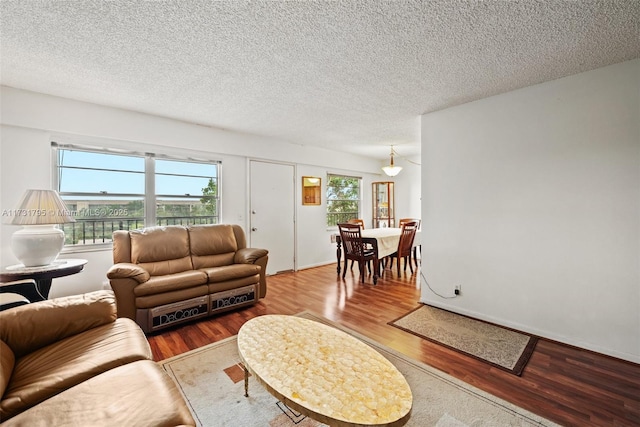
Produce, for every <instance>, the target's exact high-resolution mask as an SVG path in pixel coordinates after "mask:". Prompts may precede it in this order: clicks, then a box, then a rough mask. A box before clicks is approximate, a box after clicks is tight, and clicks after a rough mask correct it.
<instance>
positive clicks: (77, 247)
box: [51, 141, 222, 253]
mask: <svg viewBox="0 0 640 427" xmlns="http://www.w3.org/2000/svg"><path fill="white" fill-rule="evenodd" d="M51 149H52V153H53V155H52V163H53V168H52V172H53V173H52V175H53V176H52V182H53V188H54V189H55V190H56V191H58V192H59V194H60V196H61V197H62V198H63V200H64V198H65V197H74V196H75V197H78V196H84V197H87V198H89V199H90V198H93V197H99V196H104V193H103V192H101V191H99V190H98V192H63V191H60V185H61V182H60V171H61V170H63V166H62V165H61V164H60V161H59V159H60V157H59V152H60V150H70V151H82V152H88V153H95V154H105V155H118V156H124V157H140V158H142V159H143V161H144V169H143V171H142V172H141V173H142V174H144V194H139V193H108V195H109V196H112V197H131V198H135V197H140V198H141V200H142V202H143V209H144V213H143V215H142V217H141V220H142V226H143V227H149V226H156V225H158V221H159V220H158V217H157V203H158V200H165V201H166V200H167V199H171V198H176V199H177V198H186V199H193V200H194V201H195V200H199V199H201V198H202V197H203V196H204V194H199V195H195V196H192V195H190V194H189V195H185V196H180V195H173V194H156V186H155V181H156V176H157V174H156V167H155V165H156V161H157V160H168V161H174V162H184V163H194V164H205V165H209V166H213V167H214V168H215V176H212V177H209V178H210V179H215V180H216V190H217V191H216V194H215V195H214V196H208V197H212V200H213V201H214V204H215V207H216V208H215V215H210V217H211V218H212V223H214V224H219V223H220V222H221V211H222V209H221V201H222V197H221V191H220V187H221V185H220V183H221V179H220V176H221V169H222V168H221V165H222V162H221V161H220V160H214V159H194V158H190V157H182V156H175V155H166V154H162V153H150V152H138V151H129V150H120V149H110V148H105V147H95V146H84V145H77V144H65V143H60V142H56V141H52V142H51ZM90 169H91V168H90ZM96 170H100V169H96ZM104 170H107V171H108V170H109V169H108V168H107V169H104ZM114 172H121V170H114ZM163 175H170V174H163ZM171 175H174V176H185V177H192V178H193V177H196V176H195V175H193V174H190V173H185V174H184V175H180V174H171ZM198 177H202V178H206V177H208V176H206V177H205V176H204V175H202V176H200V175H198ZM203 193H204V192H203ZM76 214H77V213H76ZM96 219H98V218H96ZM132 220H134V221H135V220H136V218H132ZM135 224H136V225H135V226H134V227H129V226H127V228H126V229H135V228H139V226H138V222H137V221H136V223H135ZM112 228H113V226H112ZM102 232H103V234H104V233H105V232H106V229H105V228H103V230H102ZM92 238H93V240H94V242H92V243H84V244H67V243H65V245H64V247H63V250H62V252H65V253H71V252H87V251H94V250H103V249H105V248H111V246H112V242H111V241H107V242H104V241H95V239H96V236H95V235H93V236H92ZM102 239H104V236H103V237H102Z"/></svg>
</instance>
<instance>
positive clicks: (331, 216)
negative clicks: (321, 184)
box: [327, 175, 362, 227]
mask: <svg viewBox="0 0 640 427" xmlns="http://www.w3.org/2000/svg"><path fill="white" fill-rule="evenodd" d="M361 181H362V179H361V178H358V177H353V176H342V175H328V176H327V226H328V227H335V226H337V225H338V224H339V223H343V222H347V221H348V220H350V219H353V218H359V217H360V202H361V200H360V183H361Z"/></svg>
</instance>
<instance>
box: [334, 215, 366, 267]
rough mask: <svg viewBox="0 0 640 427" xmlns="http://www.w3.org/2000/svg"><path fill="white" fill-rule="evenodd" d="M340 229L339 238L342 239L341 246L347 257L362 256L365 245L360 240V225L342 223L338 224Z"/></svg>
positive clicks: (356, 257)
mask: <svg viewBox="0 0 640 427" xmlns="http://www.w3.org/2000/svg"><path fill="white" fill-rule="evenodd" d="M338 229H339V230H340V240H342V247H343V248H344V252H345V254H346V256H347V258H348V259H354V258H355V259H356V260H358V259H359V258H363V257H364V256H365V245H364V243H363V242H362V235H361V234H360V225H358V224H351V223H343V224H338Z"/></svg>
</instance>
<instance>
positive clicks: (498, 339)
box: [389, 305, 538, 375]
mask: <svg viewBox="0 0 640 427" xmlns="http://www.w3.org/2000/svg"><path fill="white" fill-rule="evenodd" d="M389 325H391V326H395V327H396V328H398V329H402V330H403V331H406V332H409V333H411V334H413V335H416V336H418V337H420V338H424V339H426V340H429V341H432V342H435V343H438V344H442V345H444V346H445V347H448V348H450V349H453V350H456V351H459V352H461V353H464V354H466V355H469V356H472V357H474V358H476V359H479V360H482V361H484V362H487V363H489V364H491V365H493V366H496V367H498V368H500V369H503V370H505V371H507V372H510V373H512V374H515V375H521V374H522V371H523V369H524V367H525V365H526V364H527V362H528V361H529V358H530V357H531V354H533V350H534V348H535V346H536V343H537V342H538V338H537V337H534V336H531V335H527V334H524V333H522V332H516V331H512V330H510V329H506V328H504V327H502V326H498V325H494V324H491V323H487V322H483V321H481V320H476V319H472V318H470V317H467V316H463V315H460V314H456V313H452V312H450V311H447V310H442V309H439V308H436V307H432V306H429V305H421V306H419V307H417V308H415V309H413V310H412V311H410V312H409V313H407V314H405V315H404V316H402V317H400V318H399V319H397V320H394V321H392V322H389Z"/></svg>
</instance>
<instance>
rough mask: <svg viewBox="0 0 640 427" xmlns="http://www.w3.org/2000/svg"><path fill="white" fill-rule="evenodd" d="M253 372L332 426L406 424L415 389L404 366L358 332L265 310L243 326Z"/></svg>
mask: <svg viewBox="0 0 640 427" xmlns="http://www.w3.org/2000/svg"><path fill="white" fill-rule="evenodd" d="M238 350H239V354H240V358H241V359H242V361H243V364H244V367H245V395H248V394H247V393H248V389H247V388H248V380H247V379H248V375H249V374H248V372H251V373H252V374H253V375H254V376H255V378H256V379H257V380H258V381H259V382H260V383H262V384H263V385H264V386H265V388H266V389H267V390H268V391H269V392H270V393H271V394H272V395H274V396H275V397H276V398H277V399H280V400H281V401H282V402H283V403H285V404H286V405H287V406H289V407H290V408H292V409H295V410H297V411H299V412H300V413H302V414H303V415H307V416H309V417H311V418H313V419H315V420H317V421H319V422H321V423H325V424H328V425H331V426H402V425H404V424H405V423H406V422H407V420H408V419H409V417H410V415H411V407H412V404H413V395H412V393H411V389H410V388H409V384H408V383H407V381H406V379H405V378H404V376H402V374H401V373H400V371H398V369H396V367H395V366H393V364H391V362H389V361H388V360H387V359H385V358H384V356H382V355H381V354H380V353H378V352H377V351H375V350H374V349H373V348H371V347H369V346H368V345H367V344H365V343H364V342H362V341H360V340H358V339H357V338H355V337H353V336H351V335H349V334H347V333H345V332H343V331H340V330H338V329H336V328H333V327H331V326H328V325H325V324H322V323H319V322H315V321H313V320H309V319H303V318H300V317H296V316H284V315H265V316H260V317H256V318H254V319H251V320H249V321H248V322H246V323H245V324H244V325H243V326H242V328H240V331H239V332H238Z"/></svg>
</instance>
